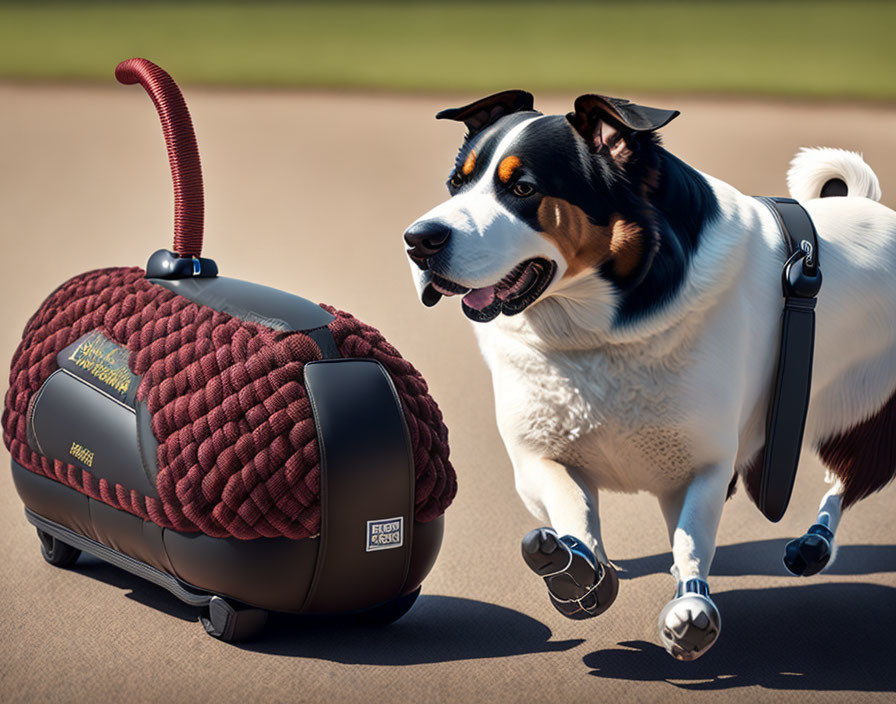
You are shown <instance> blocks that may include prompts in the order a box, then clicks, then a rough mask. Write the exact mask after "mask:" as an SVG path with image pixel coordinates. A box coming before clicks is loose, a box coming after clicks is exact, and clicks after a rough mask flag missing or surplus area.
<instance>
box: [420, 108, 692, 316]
mask: <svg viewBox="0 0 896 704" xmlns="http://www.w3.org/2000/svg"><path fill="white" fill-rule="evenodd" d="M677 115H678V112H677V111H671V110H659V109H656V108H648V107H643V106H640V105H635V104H634V103H630V102H629V101H627V100H620V99H616V98H608V97H606V96H601V95H583V96H581V97H579V98H578V99H577V100H576V102H575V108H574V110H573V111H572V112H570V113H569V114H568V115H565V116H564V115H542V114H541V113H539V112H537V111H535V110H534V109H533V99H532V95H531V94H529V93H526V92H524V91H516V90H514V91H505V92H503V93H498V94H496V95H492V96H489V97H487V98H483V99H482V100H477V101H476V102H474V103H471V104H470V105H466V106H464V107H460V108H452V109H449V110H443V111H442V112H440V113H439V114H438V115H436V117H437V118H439V119H450V120H458V121H462V122H464V123H465V124H466V126H467V129H468V132H467V134H466V137H465V139H464V142H463V144H462V145H461V148H460V151H459V153H458V156H457V160H456V163H455V166H454V169H453V170H452V172H451V174H450V176H449V179H448V184H447V185H448V191H449V193H450V194H451V196H450V198H449V199H448V200H446V201H445V202H443V203H441V204H440V205H438V206H436V207H435V208H433V209H432V210H430V211H429V212H428V213H426V214H425V215H423V216H422V217H420V218H419V219H418V220H417V221H416V222H414V223H413V224H412V225H411V226H410V227H409V228H408V229H407V231H406V232H405V234H404V239H405V242H406V243H407V245H408V250H407V253H408V257H409V258H410V259H411V262H412V265H411V268H412V271H413V273H414V277H415V282H416V284H417V289H418V292H419V294H420V297H421V299H422V301H423V303H424V304H426V305H429V306H432V305H435V304H436V303H437V302H438V301H439V299H440V298H441V297H442V296H453V295H463V305H462V307H463V311H464V313H465V314H466V315H467V316H468V317H469V318H471V319H472V320H474V321H478V322H487V321H490V320H492V319H494V318H495V317H497V316H498V315H499V314H501V313H503V314H505V315H514V314H516V313H520V312H521V311H523V310H525V309H526V308H527V307H529V306H530V305H532V304H533V303H535V302H536V301H537V300H539V299H541V298H543V297H545V296H549V295H551V294H552V292H554V291H555V290H557V289H558V288H559V287H562V283H563V282H564V281H569V280H572V279H575V278H576V277H581V276H590V275H597V276H600V277H604V278H606V279H607V280H609V281H610V282H611V283H613V284H616V285H618V286H622V287H626V286H632V285H633V284H636V283H637V282H638V281H639V280H640V279H641V278H643V276H644V272H646V271H647V269H648V268H649V267H650V264H651V260H652V259H653V257H654V255H655V253H656V250H657V242H656V238H655V235H654V234H653V232H652V229H653V223H651V222H650V220H651V215H650V213H649V211H645V208H644V198H645V197H646V196H648V195H649V190H650V189H652V188H654V187H655V186H656V183H655V182H656V180H657V178H658V176H657V174H656V158H655V155H654V153H653V152H654V150H655V148H656V144H657V141H658V140H657V138H656V136H655V134H654V131H655V130H657V129H658V128H660V127H662V126H663V125H665V124H666V123H667V122H669V121H670V120H672V119H673V118H674V117H676V116H677Z"/></svg>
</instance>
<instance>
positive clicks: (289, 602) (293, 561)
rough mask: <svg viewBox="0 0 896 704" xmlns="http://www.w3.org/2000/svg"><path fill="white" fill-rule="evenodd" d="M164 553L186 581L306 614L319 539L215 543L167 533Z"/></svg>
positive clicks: (221, 540) (264, 605) (250, 601)
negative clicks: (306, 599) (303, 611)
mask: <svg viewBox="0 0 896 704" xmlns="http://www.w3.org/2000/svg"><path fill="white" fill-rule="evenodd" d="M164 541H165V549H166V551H167V553H168V555H169V557H170V558H171V564H172V565H173V566H174V569H175V573H176V575H177V577H179V578H180V579H181V580H182V581H184V582H186V583H188V584H190V585H192V586H194V587H198V588H199V589H203V590H205V591H209V592H214V593H215V594H219V595H221V596H230V597H233V598H234V599H238V600H239V601H242V602H244V603H246V604H251V605H252V606H259V607H261V608H264V609H270V610H273V611H289V612H298V611H299V610H300V609H301V608H302V604H303V603H304V601H305V596H306V595H307V594H308V587H309V586H310V584H311V577H312V575H313V574H314V563H315V559H316V557H317V547H318V546H317V543H318V541H317V538H305V539H304V540H290V539H288V538H256V539H255V540H237V539H236V538H212V537H210V536H208V535H204V534H202V533H180V532H178V531H175V530H170V529H168V528H166V529H165V530H164Z"/></svg>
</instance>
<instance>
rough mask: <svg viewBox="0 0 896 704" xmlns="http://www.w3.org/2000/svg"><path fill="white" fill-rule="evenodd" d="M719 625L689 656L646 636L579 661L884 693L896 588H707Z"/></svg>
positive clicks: (691, 683)
mask: <svg viewBox="0 0 896 704" xmlns="http://www.w3.org/2000/svg"><path fill="white" fill-rule="evenodd" d="M713 598H714V599H715V601H716V603H717V604H718V606H719V610H720V611H721V613H722V626H723V628H722V633H721V636H720V638H719V642H718V643H717V644H716V645H715V646H714V647H713V649H712V650H711V651H710V652H709V653H707V654H706V655H704V656H703V657H702V658H700V659H699V660H696V661H695V662H690V663H686V662H678V661H677V660H673V659H672V658H671V657H670V656H669V655H667V654H666V651H665V650H663V648H661V647H659V646H658V645H655V644H654V643H647V642H645V641H629V642H623V643H619V644H618V645H619V646H620V647H617V648H608V649H606V650H598V651H595V652H592V653H590V654H588V655H586V656H585V657H584V659H583V662H584V663H585V665H586V666H587V667H588V668H589V670H590V671H589V673H588V674H590V675H592V676H594V677H600V678H605V679H622V680H636V681H653V682H666V683H668V684H669V685H670V686H673V687H676V688H678V689H683V690H693V691H702V690H710V691H715V690H726V689H732V688H736V687H751V686H756V685H758V686H760V687H763V688H765V689H777V690H816V691H832V690H833V691H838V690H841V691H850V690H853V691H861V692H892V691H894V690H896V668H894V667H893V640H892V639H893V633H894V632H896V589H894V588H892V587H884V586H881V585H877V584H862V583H856V582H841V583H833V584H830V583H829V584H814V585H801V586H795V587H776V588H766V589H740V590H732V591H727V592H719V593H718V594H714V595H713Z"/></svg>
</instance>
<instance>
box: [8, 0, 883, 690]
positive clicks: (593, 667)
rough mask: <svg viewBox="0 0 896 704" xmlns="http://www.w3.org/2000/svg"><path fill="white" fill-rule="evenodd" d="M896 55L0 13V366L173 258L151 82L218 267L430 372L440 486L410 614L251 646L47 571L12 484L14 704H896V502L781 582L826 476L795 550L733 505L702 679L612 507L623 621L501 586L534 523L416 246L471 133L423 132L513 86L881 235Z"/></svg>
mask: <svg viewBox="0 0 896 704" xmlns="http://www.w3.org/2000/svg"><path fill="white" fill-rule="evenodd" d="M894 28H896V4H893V3H888V2H861V1H852V2H794V1H777V2H749V1H744V0H741V1H732V2H660V1H654V2H643V1H632V2H601V3H585V2H548V1H542V2H523V1H520V0H517V1H516V2H479V3H475V2H436V3H420V2H389V3H382V2H351V3H348V2H319V3H288V2H242V3H237V2H230V3H227V2H213V1H210V2H176V3H175V2H152V1H144V2H139V3H124V2H121V3H113V2H39V1H38V2H27V3H26V2H20V3H8V2H0V261H2V262H3V263H4V265H5V266H4V269H3V275H2V277H0V293H2V296H0V319H2V322H3V325H2V326H0V370H2V369H5V368H6V365H7V364H8V362H9V359H10V357H11V355H12V354H13V352H14V350H15V348H16V346H17V344H18V341H19V339H20V336H21V331H22V329H23V327H24V325H25V323H26V321H27V320H28V318H29V317H30V316H31V314H32V313H33V312H34V311H35V310H36V309H37V307H38V306H39V305H40V303H41V301H43V300H44V298H45V297H46V296H47V295H48V294H49V293H50V292H51V291H52V290H53V289H54V288H55V287H56V286H58V285H59V284H60V283H62V282H63V281H65V280H66V279H68V278H70V277H72V276H75V275H77V274H79V273H81V272H83V271H85V270H88V269H95V268H99V267H105V266H131V265H139V266H143V265H144V263H145V261H146V259H147V258H148V256H149V254H150V253H151V252H153V251H154V250H156V249H158V248H160V247H167V246H170V241H171V232H172V209H173V203H172V201H173V199H172V195H171V184H170V173H169V170H168V164H167V158H166V153H165V149H164V145H163V141H162V136H161V130H160V129H159V124H158V118H157V116H156V114H155V111H154V109H153V107H152V104H151V103H150V101H149V99H148V98H147V97H146V95H145V94H144V93H143V91H142V90H141V89H140V88H139V87H137V86H122V85H119V84H117V83H116V82H115V79H114V77H113V71H114V68H115V65H116V64H117V63H118V62H119V61H121V60H123V59H126V58H130V57H133V56H143V57H146V58H148V59H150V60H152V61H154V62H156V63H158V64H160V65H161V66H162V67H163V68H165V69H166V70H167V71H168V72H169V73H171V74H172V76H173V77H174V78H175V80H176V81H177V82H178V83H179V84H180V85H181V87H182V88H183V90H184V93H185V97H186V100H187V103H188V105H189V107H190V110H191V113H192V116H193V121H194V124H195V126H196V133H197V137H198V141H199V148H200V153H201V155H202V161H203V174H204V181H205V190H206V237H205V247H204V252H203V253H204V255H205V256H209V257H212V258H214V259H215V260H216V261H217V262H218V265H219V266H220V269H221V272H222V274H223V275H227V276H233V277H236V278H242V279H247V280H250V281H255V282H259V283H264V284H267V285H270V286H275V287H277V288H281V289H284V290H287V291H290V292H293V293H296V294H299V295H301V296H305V297H307V298H310V299H312V300H314V301H323V302H327V303H331V304H333V305H336V306H337V307H340V308H342V309H344V310H348V311H351V312H352V313H353V314H355V315H356V316H358V317H359V318H361V319H362V320H365V321H367V322H369V323H371V324H373V325H375V326H377V327H379V328H380V329H381V330H382V331H383V333H384V334H385V335H386V337H387V338H388V339H389V340H390V341H391V342H392V343H393V344H394V345H395V346H396V347H397V348H398V349H399V350H401V352H402V354H403V355H404V356H405V357H407V358H408V359H410V360H411V361H412V362H413V363H414V365H415V366H417V367H418V368H419V369H420V370H421V372H422V373H423V375H424V376H425V377H426V379H427V381H428V383H429V385H430V389H431V391H432V394H433V396H434V398H435V399H436V400H437V401H438V403H439V404H440V407H441V409H442V411H443V413H444V415H445V419H446V422H447V424H448V427H449V429H450V431H451V448H452V455H451V456H452V460H453V462H454V465H455V467H456V469H457V473H458V479H459V489H458V495H457V498H456V500H455V502H454V504H453V505H452V506H451V507H450V508H449V509H448V512H447V515H446V526H447V528H446V530H447V532H446V537H445V543H444V546H443V549H442V553H441V556H440V558H439V561H438V563H437V564H436V567H435V569H434V571H433V573H432V575H431V576H430V578H429V579H428V580H427V581H426V583H425V584H424V594H423V596H421V598H420V600H419V602H418V604H417V606H415V608H414V609H413V610H412V611H411V612H410V613H409V614H408V615H407V616H406V617H405V618H403V619H402V620H401V621H399V622H398V623H397V624H395V625H394V626H393V627H391V628H389V629H387V630H386V631H383V632H377V633H374V632H358V631H353V630H350V629H348V630H346V629H344V628H343V629H328V628H316V629H311V630H309V631H303V630H302V629H296V628H292V627H274V629H273V631H272V632H271V633H269V634H268V635H267V636H266V638H265V640H264V641H261V642H258V643H255V644H249V645H246V646H244V647H242V648H238V647H234V646H228V645H226V644H223V643H220V642H217V641H213V640H212V639H210V638H208V637H207V636H205V634H204V633H202V632H201V630H202V629H201V628H200V626H199V625H198V624H197V623H196V614H195V613H194V612H193V610H191V609H188V608H186V607H183V606H182V605H180V604H179V602H176V601H175V600H174V599H173V597H170V596H169V595H168V594H167V593H166V592H163V591H161V590H159V589H156V588H155V587H152V586H150V585H148V584H146V583H143V582H141V581H140V580H137V579H136V578H132V577H129V576H128V575H126V574H124V573H121V572H120V571H118V570H115V569H114V568H111V567H106V566H104V565H102V564H101V563H99V562H96V561H90V560H89V559H86V558H82V560H81V561H80V562H79V563H78V566H77V567H76V568H75V569H74V570H71V571H62V570H53V569H52V568H50V567H49V566H48V565H46V564H45V563H44V562H43V560H42V559H41V558H40V555H39V550H38V546H37V539H36V536H35V535H34V533H33V530H32V529H31V527H30V526H29V525H28V524H27V523H26V522H25V520H24V517H23V516H22V507H21V503H20V502H19V500H18V498H17V496H16V493H15V490H14V488H13V486H12V483H11V481H10V476H9V473H8V472H6V471H3V470H2V468H0V536H2V537H0V541H2V543H0V546H2V550H3V553H4V558H5V560H4V562H5V564H6V567H5V568H4V569H3V570H2V571H0V593H2V594H3V595H4V598H3V599H2V600H0V634H2V635H3V637H2V639H0V641H2V642H0V701H3V702H12V701H66V702H70V701H91V702H97V701H122V700H125V699H127V701H129V702H142V701H147V702H149V701H152V702H155V701H172V702H180V701H209V700H214V701H215V702H217V703H218V704H220V703H221V702H231V701H232V702H240V703H241V704H243V703H244V702H246V701H268V700H270V701H310V702H315V701H327V702H330V701H422V700H425V701H427V702H441V701H447V702H466V701H497V702H504V701H508V702H510V701H513V702H515V701H532V702H547V701H561V700H565V701H570V700H575V701H578V700H591V701H613V700H617V701H637V702H651V701H662V702H676V701H687V702H688V703H689V704H693V703H694V702H698V703H699V702H701V701H704V700H705V701H707V702H709V701H712V702H718V701H726V700H727V701H740V700H747V699H748V700H750V701H752V702H760V701H780V700H782V699H788V700H796V699H797V698H798V697H805V696H811V698H812V700H813V701H814V702H828V701H830V702H841V701H844V700H846V699H849V700H850V701H871V700H875V701H891V700H892V692H893V691H896V670H894V669H893V667H892V652H893V650H892V633H893V632H894V631H896V524H894V522H893V518H892V517H893V505H894V503H893V502H894V499H896V493H894V492H896V489H894V488H893V487H890V488H888V489H886V490H885V491H883V492H882V493H880V494H878V495H876V496H874V497H872V498H870V499H868V500H866V501H863V502H862V503H861V504H860V505H859V506H857V507H856V508H855V509H853V510H852V511H850V513H849V515H848V516H847V518H846V519H845V520H844V522H843V524H842V526H841V527H840V529H839V532H838V539H839V541H840V545H841V547H840V557H839V558H838V563H837V566H835V568H834V569H832V570H831V571H830V572H829V573H826V574H823V575H820V576H817V577H813V578H811V580H802V581H801V580H796V579H794V578H791V577H788V576H787V575H786V573H785V572H784V568H783V566H782V564H781V554H782V550H783V545H784V543H785V542H786V540H788V539H789V538H791V537H794V536H797V535H801V534H802V533H803V531H804V530H805V529H806V527H807V526H808V525H809V523H810V522H811V520H812V519H813V518H814V515H815V508H816V506H817V503H818V500H819V499H820V497H821V495H822V494H823V492H824V490H825V485H824V483H823V472H822V471H821V469H820V468H819V467H818V466H815V465H813V464H812V463H811V462H807V463H806V465H807V466H804V468H803V469H801V471H800V475H799V478H798V482H797V487H796V490H795V496H794V499H793V502H792V504H791V508H790V510H789V511H788V514H787V515H786V516H785V517H784V519H783V520H782V521H781V522H780V523H777V524H769V523H767V522H766V521H765V520H764V519H763V518H762V517H761V515H760V514H759V512H758V511H757V510H756V509H755V507H753V506H752V504H751V503H750V502H749V501H748V500H747V498H746V497H745V495H744V492H742V491H741V492H739V493H738V495H736V496H735V497H734V498H733V499H732V500H731V501H730V502H729V503H728V505H727V507H726V510H725V513H724V515H723V518H722V525H721V528H720V531H719V545H720V547H719V551H718V553H717V557H716V561H715V563H714V566H713V576H712V579H711V584H712V588H713V592H714V594H715V595H716V596H717V601H718V603H719V605H720V608H721V610H722V614H723V620H724V621H725V629H724V632H723V633H722V636H721V639H720V641H719V643H718V644H717V645H716V646H715V647H714V649H713V651H712V652H711V653H710V654H708V655H707V656H706V657H705V658H702V659H701V660H699V661H698V662H697V663H691V664H683V663H677V662H675V661H673V660H672V659H671V658H669V657H668V656H667V655H666V654H665V652H664V651H662V650H661V648H659V646H658V645H657V644H656V618H657V614H658V613H659V610H660V609H661V608H662V606H663V604H664V603H665V602H666V600H667V599H668V598H669V597H670V596H671V591H672V589H673V583H672V581H671V579H670V577H669V574H668V567H669V565H670V564H671V556H670V555H669V548H668V542H667V538H666V535H665V527H664V525H663V522H662V519H661V517H660V514H659V511H658V509H657V507H656V502H655V500H653V499H652V498H651V497H649V496H646V495H637V496H628V495H616V494H608V495H605V496H602V497H601V507H600V510H601V520H602V526H603V534H604V540H605V543H606V547H607V551H608V553H609V555H610V558H611V559H612V560H614V561H615V562H616V563H617V564H618V565H619V567H620V569H621V572H620V574H621V577H622V584H621V588H620V594H619V598H618V600H617V602H616V603H615V604H614V606H613V608H612V609H611V610H610V611H608V612H607V614H606V615H604V616H602V617H600V618H599V619H595V620H593V621H588V622H572V621H566V620H563V619H562V618H561V617H560V616H559V615H557V614H556V613H555V612H554V610H553V609H552V607H551V606H550V605H549V603H548V601H547V597H546V594H545V593H544V586H543V584H542V583H541V582H540V580H538V579H537V578H535V577H533V576H532V575H531V574H530V573H528V572H527V571H526V569H525V567H524V566H523V563H522V561H521V560H520V558H519V540H520V538H521V537H522V536H523V535H524V534H525V533H526V532H527V531H528V530H530V529H531V528H534V527H536V525H535V523H534V519H533V518H532V517H531V516H529V515H528V514H527V513H526V511H525V510H524V509H523V507H522V504H521V502H520V501H519V499H518V498H517V496H516V493H515V490H514V483H513V477H512V470H511V466H510V463H509V461H508V459H507V456H506V453H505V451H504V448H503V445H502V443H501V440H500V437H499V436H498V432H497V429H496V426H495V419H494V412H493V409H492V393H491V380H490V377H489V374H488V370H487V369H486V368H485V365H484V364H483V362H482V361H481V358H480V355H479V353H478V350H477V349H476V343H475V340H474V336H473V332H472V329H471V325H470V324H469V323H468V321H466V319H465V318H464V317H463V315H462V314H461V311H460V310H459V305H458V303H457V301H456V300H453V301H448V300H446V301H443V302H442V303H440V304H439V305H438V306H436V307H435V308H433V309H425V308H424V307H423V306H422V305H421V304H420V303H419V301H418V300H417V298H416V295H415V292H414V287H413V285H412V282H411V277H410V275H409V272H408V263H407V260H406V257H405V256H404V253H403V242H402V240H401V234H402V232H403V231H404V229H405V227H406V226H407V225H408V224H409V223H410V222H412V221H413V220H414V219H415V218H416V217H417V216H418V215H420V214H421V213H423V212H424V211H426V210H428V209H429V208H430V207H432V206H433V205H435V204H436V203H437V202H439V201H440V200H442V199H444V198H445V190H444V181H445V178H446V176H447V175H448V172H449V170H450V168H451V167H452V165H453V162H454V156H455V153H456V149H457V147H458V145H459V144H460V140H461V138H462V134H463V126H462V125H459V124H455V123H446V122H437V121H436V120H434V119H433V116H434V114H435V113H436V112H437V111H438V110H440V109H442V108H446V107H452V106H456V105H462V104H465V103H467V102H470V101H471V100H473V99H476V98H478V97H481V96H483V95H486V94H488V93H491V92H494V91H497V90H503V89H507V88H523V89H527V90H530V91H533V92H534V93H535V96H536V107H537V108H538V109H540V110H542V111H543V112H546V113H565V112H567V111H569V110H570V109H571V106H572V104H573V101H574V99H575V97H576V96H577V95H579V94H580V93H585V92H597V93H605V94H609V95H614V96H619V97H626V98H629V99H632V100H635V101H637V102H640V103H642V104H646V105H655V106H657V107H665V108H677V109H679V110H681V112H682V115H681V117H679V118H678V119H676V120H675V121H674V122H672V123H671V124H669V125H668V126H667V127H665V128H663V131H662V132H663V138H664V141H665V145H666V146H667V148H669V149H670V150H671V151H672V152H673V153H675V154H676V155H678V156H679V157H681V158H682V159H684V160H685V161H687V162H688V163H690V164H692V165H693V166H694V167H696V168H698V169H700V170H702V171H704V172H706V173H710V174H712V175H713V176H716V177H718V178H721V179H724V180H726V181H728V182H730V183H732V184H733V185H735V186H736V187H738V188H740V189H741V190H742V191H743V192H745V193H751V194H765V195H785V194H786V188H785V182H784V176H785V173H786V170H787V166H788V163H789V161H790V159H791V158H792V156H793V155H794V153H796V151H797V150H798V149H799V148H800V147H805V146H819V145H825V146H835V147H842V148H847V149H854V150H857V151H860V152H862V153H863V154H864V156H865V159H866V160H867V161H868V163H869V164H870V165H871V166H872V168H874V169H875V171H876V172H877V174H878V176H879V177H880V181H881V186H882V189H883V202H884V204H885V205H888V206H889V207H891V208H892V207H894V206H896V80H894V76H896V41H894ZM822 257H823V255H822ZM822 295H824V294H823V291H822ZM860 342H861V341H857V342H856V343H857V344H860ZM3 462H6V457H5V456H4V457H3V458H0V464H2V463H3Z"/></svg>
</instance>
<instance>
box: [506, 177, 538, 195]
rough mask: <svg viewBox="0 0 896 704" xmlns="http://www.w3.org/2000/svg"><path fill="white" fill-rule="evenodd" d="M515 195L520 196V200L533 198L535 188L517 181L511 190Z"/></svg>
mask: <svg viewBox="0 0 896 704" xmlns="http://www.w3.org/2000/svg"><path fill="white" fill-rule="evenodd" d="M510 190H511V192H512V193H513V195H515V196H519V197H520V198H525V197H526V196H531V195H532V194H533V193H535V188H534V187H533V186H532V185H531V184H528V183H523V182H522V181H517V182H516V183H515V184H513V188H512V189H510Z"/></svg>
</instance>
